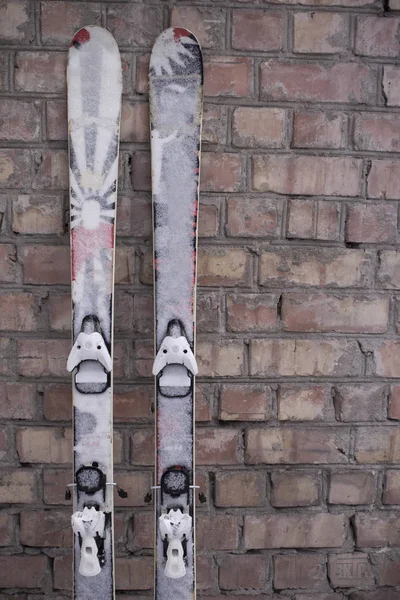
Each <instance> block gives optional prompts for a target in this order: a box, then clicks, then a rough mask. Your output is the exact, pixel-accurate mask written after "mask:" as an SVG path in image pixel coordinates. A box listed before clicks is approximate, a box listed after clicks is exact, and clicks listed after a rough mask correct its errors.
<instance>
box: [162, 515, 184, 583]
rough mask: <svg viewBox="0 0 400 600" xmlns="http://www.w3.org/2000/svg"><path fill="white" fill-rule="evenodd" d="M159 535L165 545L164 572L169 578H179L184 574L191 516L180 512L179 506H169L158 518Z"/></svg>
mask: <svg viewBox="0 0 400 600" xmlns="http://www.w3.org/2000/svg"><path fill="white" fill-rule="evenodd" d="M158 522H159V527H160V533H161V537H162V539H163V541H164V543H165V545H167V548H166V555H167V563H166V565H165V570H164V573H165V575H166V576H167V577H170V578H171V579H179V578H180V577H183V576H184V575H186V566H185V560H184V555H185V549H184V546H183V544H185V545H186V541H187V538H188V536H189V534H190V532H191V530H192V517H191V516H190V515H189V514H188V513H182V511H181V510H180V508H171V510H170V511H169V512H168V513H166V514H163V515H161V516H160V517H159V519H158Z"/></svg>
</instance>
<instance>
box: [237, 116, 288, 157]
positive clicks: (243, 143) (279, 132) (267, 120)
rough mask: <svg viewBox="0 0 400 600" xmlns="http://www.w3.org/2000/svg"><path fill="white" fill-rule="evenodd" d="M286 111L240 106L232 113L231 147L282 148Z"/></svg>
mask: <svg viewBox="0 0 400 600" xmlns="http://www.w3.org/2000/svg"><path fill="white" fill-rule="evenodd" d="M285 119H286V111H285V110H283V109H281V108H267V107H263V108H252V107H250V106H242V107H239V108H236V109H235V111H234V113H233V124H232V134H233V145H234V146H237V147H238V148H282V147H283V146H284V143H285Z"/></svg>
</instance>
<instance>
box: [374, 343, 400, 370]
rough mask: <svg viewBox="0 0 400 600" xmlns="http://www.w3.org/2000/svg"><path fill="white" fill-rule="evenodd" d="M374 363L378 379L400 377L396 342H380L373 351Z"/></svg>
mask: <svg viewBox="0 0 400 600" xmlns="http://www.w3.org/2000/svg"><path fill="white" fill-rule="evenodd" d="M373 356H374V363H375V368H376V374H377V375H378V376H379V377H400V363H399V359H400V344H399V342H397V341H396V340H387V341H384V342H382V343H381V344H380V345H379V346H377V347H376V348H375V349H374V353H373Z"/></svg>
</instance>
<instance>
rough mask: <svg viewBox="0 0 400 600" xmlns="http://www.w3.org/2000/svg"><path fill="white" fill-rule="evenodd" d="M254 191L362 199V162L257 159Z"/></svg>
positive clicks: (347, 159) (311, 158) (315, 158)
mask: <svg viewBox="0 0 400 600" xmlns="http://www.w3.org/2000/svg"><path fill="white" fill-rule="evenodd" d="M252 160H253V173H252V182H251V185H252V188H253V190H254V191H256V192H274V193H276V194H296V195H302V196H358V195H359V194H360V190H361V187H360V186H361V167H362V161H361V160H360V159H358V158H351V157H339V156H337V157H329V158H327V157H325V156H295V155H287V156H285V155H282V154H280V155H275V156H274V155H267V154H263V155H258V156H257V155H256V156H253V159H252Z"/></svg>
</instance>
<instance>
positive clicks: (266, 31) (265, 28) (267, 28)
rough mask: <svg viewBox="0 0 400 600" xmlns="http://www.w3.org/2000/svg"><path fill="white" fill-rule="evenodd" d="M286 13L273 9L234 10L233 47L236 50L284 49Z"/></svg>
mask: <svg viewBox="0 0 400 600" xmlns="http://www.w3.org/2000/svg"><path fill="white" fill-rule="evenodd" d="M285 21H286V19H285V15H284V13H283V12H280V11H271V10H240V9H239V10H237V9H236V10H235V9H234V10H233V12H232V48H234V49H235V50H261V51H262V52H270V51H271V50H282V49H283V43H284V42H283V40H284V35H285V28H286V27H285V25H286V23H285Z"/></svg>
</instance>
